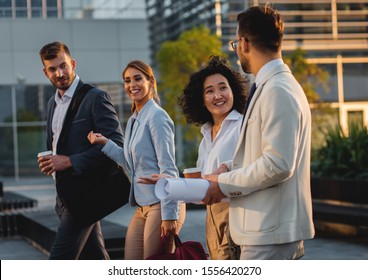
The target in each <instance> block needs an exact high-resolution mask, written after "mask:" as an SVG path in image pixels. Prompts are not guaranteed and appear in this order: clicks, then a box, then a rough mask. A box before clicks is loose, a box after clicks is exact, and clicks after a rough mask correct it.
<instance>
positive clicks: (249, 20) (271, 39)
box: [237, 4, 284, 53]
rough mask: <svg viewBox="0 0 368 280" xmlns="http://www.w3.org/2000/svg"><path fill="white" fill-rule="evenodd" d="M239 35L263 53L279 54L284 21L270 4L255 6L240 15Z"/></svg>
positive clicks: (238, 18)
mask: <svg viewBox="0 0 368 280" xmlns="http://www.w3.org/2000/svg"><path fill="white" fill-rule="evenodd" d="M237 20H238V35H239V37H244V38H245V40H247V41H248V42H250V43H252V44H253V45H254V46H255V47H257V48H258V49H259V50H260V51H261V52H264V53H267V52H277V51H279V50H280V48H281V42H282V38H283V35H284V21H283V19H282V17H281V15H280V14H279V13H278V12H277V11H275V10H273V9H272V8H271V7H270V5H269V4H266V5H265V6H263V7H261V6H253V7H250V8H248V9H247V10H246V11H244V12H242V13H240V14H238V16H237Z"/></svg>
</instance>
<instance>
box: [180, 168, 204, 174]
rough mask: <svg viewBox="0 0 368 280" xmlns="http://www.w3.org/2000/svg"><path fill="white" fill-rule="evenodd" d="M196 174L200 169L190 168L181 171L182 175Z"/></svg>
mask: <svg viewBox="0 0 368 280" xmlns="http://www.w3.org/2000/svg"><path fill="white" fill-rule="evenodd" d="M196 172H201V169H200V168H198V167H192V168H185V169H184V171H183V174H186V173H196Z"/></svg>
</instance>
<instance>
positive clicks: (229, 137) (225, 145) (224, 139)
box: [197, 110, 243, 175]
mask: <svg viewBox="0 0 368 280" xmlns="http://www.w3.org/2000/svg"><path fill="white" fill-rule="evenodd" d="M242 120H243V115H242V114H240V113H239V112H238V111H236V110H232V111H231V113H230V114H229V115H228V116H227V117H226V118H225V119H224V120H223V122H222V124H221V127H220V130H219V131H218V133H217V135H216V137H215V139H214V140H213V141H212V137H211V133H212V124H211V123H205V124H204V125H203V126H202V128H201V133H202V135H203V138H202V141H201V143H200V145H199V149H198V159H197V167H199V168H200V169H201V171H202V175H205V174H211V173H212V171H213V170H215V169H217V168H218V167H219V166H220V165H221V163H223V162H225V161H229V160H232V159H233V155H234V152H235V148H236V144H237V142H238V138H239V133H240V129H241V124H242Z"/></svg>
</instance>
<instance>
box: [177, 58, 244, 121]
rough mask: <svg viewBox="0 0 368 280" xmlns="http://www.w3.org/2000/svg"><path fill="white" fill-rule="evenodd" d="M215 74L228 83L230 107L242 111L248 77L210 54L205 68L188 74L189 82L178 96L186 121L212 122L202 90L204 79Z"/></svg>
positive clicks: (223, 60)
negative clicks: (230, 99)
mask: <svg viewBox="0 0 368 280" xmlns="http://www.w3.org/2000/svg"><path fill="white" fill-rule="evenodd" d="M215 74H221V75H223V76H224V77H225V78H226V79H227V81H228V83H229V85H230V88H231V90H232V92H233V96H234V104H233V108H232V109H235V110H237V111H238V112H239V113H243V112H244V109H245V103H246V99H247V97H246V96H247V93H248V89H249V82H248V78H246V77H245V76H243V75H242V74H240V73H239V72H236V71H234V70H233V69H232V68H231V67H230V66H229V65H228V63H227V61H226V60H225V59H223V58H221V57H218V56H212V57H210V61H209V63H208V65H207V66H206V67H205V68H203V69H201V70H199V71H198V72H196V73H194V74H192V75H191V76H190V79H189V83H188V84H187V86H186V87H185V89H184V90H183V93H182V95H181V96H179V98H178V103H179V106H180V107H181V110H182V112H183V113H184V115H185V118H186V120H187V122H188V123H193V124H195V125H197V126H199V125H202V124H205V123H207V122H210V123H212V124H213V119H212V115H211V113H210V112H209V111H208V110H207V108H206V107H205V106H204V101H203V91H204V81H205V79H206V78H207V77H208V76H212V75H215Z"/></svg>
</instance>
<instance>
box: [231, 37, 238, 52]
mask: <svg viewBox="0 0 368 280" xmlns="http://www.w3.org/2000/svg"><path fill="white" fill-rule="evenodd" d="M239 41H240V39H237V40H234V41H231V42H230V45H231V47H232V48H233V50H234V52H236V49H237V47H238V44H239Z"/></svg>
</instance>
